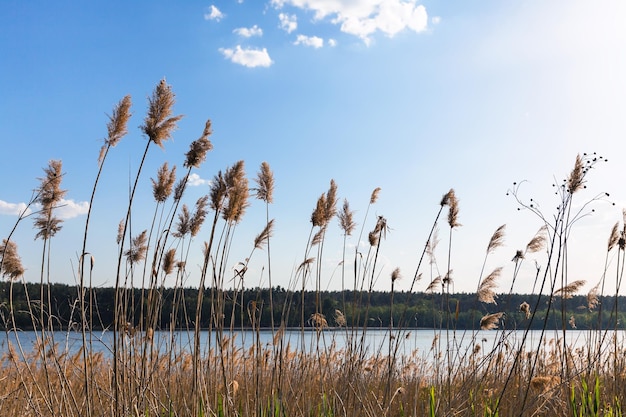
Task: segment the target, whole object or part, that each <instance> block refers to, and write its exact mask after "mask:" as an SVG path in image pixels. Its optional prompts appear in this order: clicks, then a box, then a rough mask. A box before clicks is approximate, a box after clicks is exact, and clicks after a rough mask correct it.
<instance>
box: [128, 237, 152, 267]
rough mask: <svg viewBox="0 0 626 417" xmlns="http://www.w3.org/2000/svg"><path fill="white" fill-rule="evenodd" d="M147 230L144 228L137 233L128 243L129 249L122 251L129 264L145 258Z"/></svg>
mask: <svg viewBox="0 0 626 417" xmlns="http://www.w3.org/2000/svg"><path fill="white" fill-rule="evenodd" d="M147 241H148V231H147V230H144V231H143V232H141V233H140V234H139V235H137V236H135V237H134V238H133V240H132V242H131V244H130V249H128V250H127V251H126V252H124V255H125V256H126V259H127V261H128V262H130V263H131V264H133V263H137V262H139V261H142V260H144V259H145V258H146V252H147V251H148V245H147Z"/></svg>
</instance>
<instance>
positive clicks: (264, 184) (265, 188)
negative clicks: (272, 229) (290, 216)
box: [254, 161, 274, 204]
mask: <svg viewBox="0 0 626 417" xmlns="http://www.w3.org/2000/svg"><path fill="white" fill-rule="evenodd" d="M254 181H255V182H256V183H257V185H258V188H256V189H255V192H256V198H258V199H259V200H262V201H265V202H266V203H268V204H269V203H272V202H274V174H273V173H272V170H271V169H270V165H269V164H268V163H267V162H265V161H264V162H262V163H261V170H260V171H259V173H258V174H257V178H256V179H255V180H254Z"/></svg>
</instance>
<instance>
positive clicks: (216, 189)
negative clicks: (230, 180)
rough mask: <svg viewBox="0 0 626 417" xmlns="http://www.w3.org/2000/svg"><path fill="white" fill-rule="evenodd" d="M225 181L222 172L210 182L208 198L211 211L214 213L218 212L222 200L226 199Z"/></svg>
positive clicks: (222, 203)
mask: <svg viewBox="0 0 626 417" xmlns="http://www.w3.org/2000/svg"><path fill="white" fill-rule="evenodd" d="M226 188H227V187H226V180H225V179H224V175H223V174H222V171H219V172H218V173H217V175H215V177H213V181H211V191H210V192H209V196H210V198H211V209H212V210H214V211H220V210H221V209H222V207H223V205H224V199H225V198H226Z"/></svg>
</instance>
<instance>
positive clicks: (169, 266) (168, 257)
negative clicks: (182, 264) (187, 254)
mask: <svg viewBox="0 0 626 417" xmlns="http://www.w3.org/2000/svg"><path fill="white" fill-rule="evenodd" d="M175 266H176V249H174V248H171V249H169V250H168V251H167V252H165V256H164V257H163V272H164V273H165V275H169V274H171V273H172V272H174V267H175Z"/></svg>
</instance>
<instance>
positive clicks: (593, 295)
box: [587, 282, 600, 311]
mask: <svg viewBox="0 0 626 417" xmlns="http://www.w3.org/2000/svg"><path fill="white" fill-rule="evenodd" d="M599 287H600V283H599V282H598V283H597V284H596V286H595V287H593V288H592V289H591V290H589V293H587V308H588V309H589V311H592V310H594V309H595V308H596V307H598V305H600V297H599V296H598V291H599Z"/></svg>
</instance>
